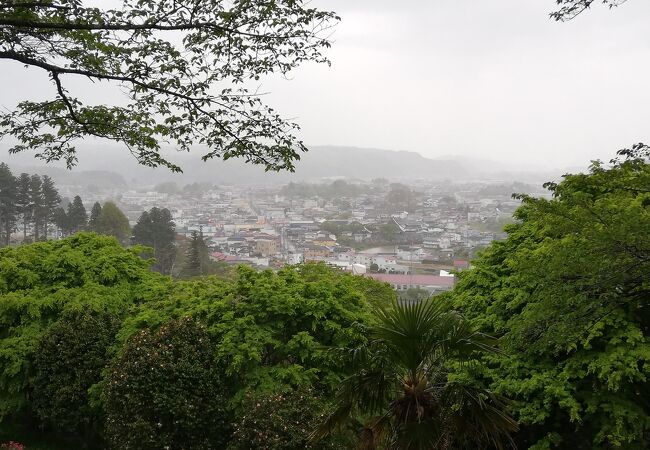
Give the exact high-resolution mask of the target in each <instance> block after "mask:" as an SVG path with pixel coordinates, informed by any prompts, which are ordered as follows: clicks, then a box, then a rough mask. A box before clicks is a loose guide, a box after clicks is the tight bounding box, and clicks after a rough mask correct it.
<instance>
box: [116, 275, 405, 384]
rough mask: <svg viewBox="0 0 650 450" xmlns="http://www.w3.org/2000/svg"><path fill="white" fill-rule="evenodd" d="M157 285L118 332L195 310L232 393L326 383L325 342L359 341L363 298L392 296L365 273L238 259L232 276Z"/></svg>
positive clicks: (329, 375)
mask: <svg viewBox="0 0 650 450" xmlns="http://www.w3.org/2000/svg"><path fill="white" fill-rule="evenodd" d="M162 289H163V291H158V292H154V293H152V295H151V298H154V299H155V298H160V299H161V300H160V301H152V302H149V303H147V304H144V305H143V306H142V307H141V311H140V313H139V314H136V315H134V316H133V317H132V318H130V319H128V320H127V321H126V324H125V328H124V330H123V331H122V334H121V338H122V339H126V338H128V336H130V335H131V334H133V333H135V332H136V330H137V329H138V328H140V327H143V326H158V325H159V324H161V323H164V322H165V321H166V320H168V319H171V318H178V317H183V316H186V315H191V316H193V317H197V318H199V319H201V320H202V321H203V322H205V323H206V324H207V326H208V327H209V330H210V333H211V334H212V335H213V336H214V337H215V338H216V342H217V346H216V351H217V354H218V355H219V358H220V359H221V360H222V361H223V362H224V363H225V367H226V371H227V373H228V374H229V375H231V376H234V377H235V378H236V379H237V386H236V389H235V390H237V391H241V392H240V396H241V395H243V393H244V392H245V391H246V390H257V391H261V392H272V393H274V392H280V391H282V390H283V389H284V388H286V387H291V386H298V385H310V384H313V385H317V386H321V387H322V388H324V389H332V388H333V387H335V386H336V384H337V383H338V382H339V381H340V378H341V373H342V367H341V362H340V361H339V360H338V359H337V358H336V357H335V356H334V355H332V354H331V353H330V352H329V351H328V350H327V347H329V346H335V347H339V346H344V345H350V344H353V343H355V342H356V343H359V342H361V341H363V339H364V336H363V335H362V334H360V332H359V329H358V327H357V326H356V325H355V323H357V322H362V323H364V322H367V321H368V320H369V304H370V302H371V301H372V302H377V303H383V302H387V301H388V299H390V298H393V296H394V294H393V293H392V292H390V293H389V292H388V291H389V290H387V289H386V287H385V286H383V285H381V284H379V283H376V282H374V281H373V280H368V279H365V278H362V277H357V276H353V275H349V274H344V273H341V272H338V271H335V270H332V269H329V268H327V267H326V266H324V265H320V264H307V265H304V266H298V267H295V268H287V269H282V270H280V271H279V272H277V273H274V272H272V271H265V272H261V273H258V272H255V271H254V270H252V269H250V268H248V267H245V266H240V267H238V268H237V276H236V277H235V279H234V280H232V281H224V280H217V279H211V278H207V279H201V280H196V281H192V282H178V283H174V284H173V285H170V286H169V287H164V288H162ZM375 293H378V294H379V297H375ZM384 304H385V303H384Z"/></svg>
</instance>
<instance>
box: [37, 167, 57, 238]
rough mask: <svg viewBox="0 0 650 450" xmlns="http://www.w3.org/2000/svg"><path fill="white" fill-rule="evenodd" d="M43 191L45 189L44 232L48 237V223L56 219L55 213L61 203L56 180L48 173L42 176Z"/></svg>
mask: <svg viewBox="0 0 650 450" xmlns="http://www.w3.org/2000/svg"><path fill="white" fill-rule="evenodd" d="M42 182H43V184H42V187H41V189H42V191H43V212H42V218H43V225H44V234H45V236H44V237H45V239H47V229H48V224H49V223H50V222H53V221H54V213H55V211H56V208H58V206H59V204H60V203H61V196H60V195H59V191H58V190H57V189H56V186H55V185H54V181H53V180H52V178H50V177H48V176H47V175H43V178H42Z"/></svg>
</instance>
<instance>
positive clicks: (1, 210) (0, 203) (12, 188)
mask: <svg viewBox="0 0 650 450" xmlns="http://www.w3.org/2000/svg"><path fill="white" fill-rule="evenodd" d="M16 193H17V181H16V178H15V177H14V175H13V174H12V173H11V170H10V169H9V166H8V165H7V164H5V163H0V247H1V246H5V245H9V240H10V237H11V233H12V231H13V230H14V229H15V227H16V220H17V218H16V216H17V213H18V207H17V204H16Z"/></svg>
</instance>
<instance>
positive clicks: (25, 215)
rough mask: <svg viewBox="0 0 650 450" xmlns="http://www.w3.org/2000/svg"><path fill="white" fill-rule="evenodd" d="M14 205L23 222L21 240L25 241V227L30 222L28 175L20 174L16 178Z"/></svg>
mask: <svg viewBox="0 0 650 450" xmlns="http://www.w3.org/2000/svg"><path fill="white" fill-rule="evenodd" d="M16 204H17V207H18V212H19V213H20V217H21V219H22V222H23V240H25V239H27V226H28V225H29V223H30V222H31V220H32V206H31V204H32V203H31V196H30V178H29V174H28V173H21V174H20V176H19V177H18V180H17V192H16Z"/></svg>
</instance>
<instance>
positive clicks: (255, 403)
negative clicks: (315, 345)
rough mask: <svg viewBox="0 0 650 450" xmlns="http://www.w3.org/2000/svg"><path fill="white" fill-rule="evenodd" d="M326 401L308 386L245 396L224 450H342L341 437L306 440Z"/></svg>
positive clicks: (342, 440)
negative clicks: (291, 390)
mask: <svg viewBox="0 0 650 450" xmlns="http://www.w3.org/2000/svg"><path fill="white" fill-rule="evenodd" d="M325 407H326V404H325V403H324V402H323V400H321V399H319V398H318V397H316V396H315V395H314V392H313V391H312V390H311V389H299V390H297V391H293V392H288V393H278V394H268V395H252V394H248V395H246V398H245V399H244V402H243V404H242V407H241V413H240V417H239V420H238V422H237V423H235V424H234V425H233V435H232V440H231V442H230V445H229V446H228V450H250V449H265V450H304V449H318V450H325V449H346V448H353V447H354V445H346V442H345V441H344V439H343V438H344V436H335V437H330V438H327V439H324V440H322V441H319V442H318V443H316V444H311V443H310V442H309V436H310V434H311V432H312V431H313V430H314V428H315V427H316V426H317V425H318V424H319V423H320V421H322V420H323V417H324V412H325V411H324V409H325Z"/></svg>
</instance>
